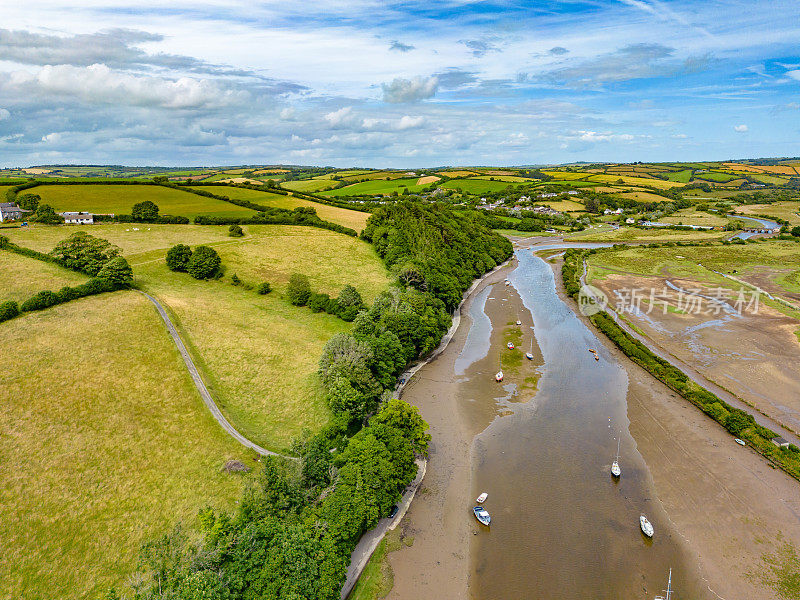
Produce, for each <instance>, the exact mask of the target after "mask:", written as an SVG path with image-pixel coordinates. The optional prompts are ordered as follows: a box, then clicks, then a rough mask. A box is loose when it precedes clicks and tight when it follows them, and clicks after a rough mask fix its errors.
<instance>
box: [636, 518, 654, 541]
mask: <svg viewBox="0 0 800 600" xmlns="http://www.w3.org/2000/svg"><path fill="white" fill-rule="evenodd" d="M639 527H641V528H642V533H643V534H645V535H646V536H647V537H649V538H651V537H653V534H654V533H655V529H653V525H652V524H651V523H650V521H648V520H647V517H645V516H644V515H642V516H640V517H639Z"/></svg>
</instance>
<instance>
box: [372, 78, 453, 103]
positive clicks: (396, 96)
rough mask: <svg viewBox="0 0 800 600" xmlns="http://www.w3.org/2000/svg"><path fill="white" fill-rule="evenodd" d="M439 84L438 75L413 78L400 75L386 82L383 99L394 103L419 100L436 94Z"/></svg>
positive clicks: (383, 86)
mask: <svg viewBox="0 0 800 600" xmlns="http://www.w3.org/2000/svg"><path fill="white" fill-rule="evenodd" d="M438 86H439V79H438V78H437V77H414V78H413V79H402V78H400V77H398V78H397V79H395V80H394V81H392V82H391V83H389V84H386V83H384V84H383V85H382V86H381V87H382V88H383V101H384V102H389V103H392V104H401V103H405V102H418V101H420V100H425V99H427V98H432V97H433V96H434V94H436V90H437V88H438Z"/></svg>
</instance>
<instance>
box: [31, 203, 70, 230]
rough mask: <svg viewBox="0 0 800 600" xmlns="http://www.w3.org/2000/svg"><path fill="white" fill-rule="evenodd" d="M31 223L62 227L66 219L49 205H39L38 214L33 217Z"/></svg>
mask: <svg viewBox="0 0 800 600" xmlns="http://www.w3.org/2000/svg"><path fill="white" fill-rule="evenodd" d="M31 221H35V222H37V223H44V224H46V225H60V224H61V223H63V222H64V219H63V218H62V217H61V216H59V215H58V214H57V213H56V211H55V210H54V209H53V207H52V206H50V205H49V204H39V205H38V207H37V208H36V212H35V213H33V216H32V217H31Z"/></svg>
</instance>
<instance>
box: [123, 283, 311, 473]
mask: <svg viewBox="0 0 800 600" xmlns="http://www.w3.org/2000/svg"><path fill="white" fill-rule="evenodd" d="M139 293H140V294H142V295H143V296H144V297H145V298H147V299H148V300H150V302H152V303H153V304H154V305H155V307H156V310H158V314H159V315H161V318H162V319H163V320H164V324H166V326H167V330H168V331H169V334H170V335H171V336H172V341H174V342H175V345H176V346H177V347H178V352H180V353H181V358H183V362H184V363H186V368H187V369H188V370H189V375H191V376H192V381H193V382H194V387H196V388H197V391H198V392H200V397H201V398H203V402H204V403H205V405H206V406H207V407H208V410H210V411H211V414H212V415H213V416H214V418H215V419H216V420H217V423H219V424H220V425H221V426H222V428H223V429H224V430H225V431H227V432H228V433H229V434H230V435H231V436H232V437H233V438H234V439H235V440H236V441H237V442H239V443H240V444H242V445H243V446H247V447H248V448H250V449H251V450H255V451H256V452H257V453H258V454H260V455H261V456H282V457H283V458H291V459H293V460H297V458H296V457H294V456H284V455H282V454H278V453H277V452H272V451H271V450H267V449H266V448H262V447H261V446H259V445H258V444H256V443H255V442H251V441H250V440H248V439H247V438H246V437H244V436H243V435H242V434H241V433H239V432H238V431H236V429H235V428H234V426H233V425H231V424H230V422H229V421H228V419H226V418H225V415H223V414H222V411H221V410H220V409H219V407H218V406H217V404H216V402H214V399H213V398H212V397H211V393H210V392H209V391H208V388H207V387H206V384H205V383H203V380H202V378H201V377H200V373H199V372H198V370H197V367H196V366H195V364H194V361H193V360H192V357H191V356H190V355H189V351H188V350H187V349H186V346H185V345H184V344H183V340H181V336H180V335H179V334H178V330H177V329H176V328H175V325H174V324H173V323H172V321H171V320H170V318H169V315H168V314H167V311H166V310H164V307H163V306H162V305H161V303H160V302H159V301H158V300H156V299H155V298H153V297H152V296H151V295H150V294H147V293H145V292H143V291H141V290H139Z"/></svg>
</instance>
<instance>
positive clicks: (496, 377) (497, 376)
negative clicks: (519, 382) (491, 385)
mask: <svg viewBox="0 0 800 600" xmlns="http://www.w3.org/2000/svg"><path fill="white" fill-rule="evenodd" d="M494 380H495V381H496V382H497V383H500V382H501V381H503V372H502V371H498V372H497V373H495V374H494Z"/></svg>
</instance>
